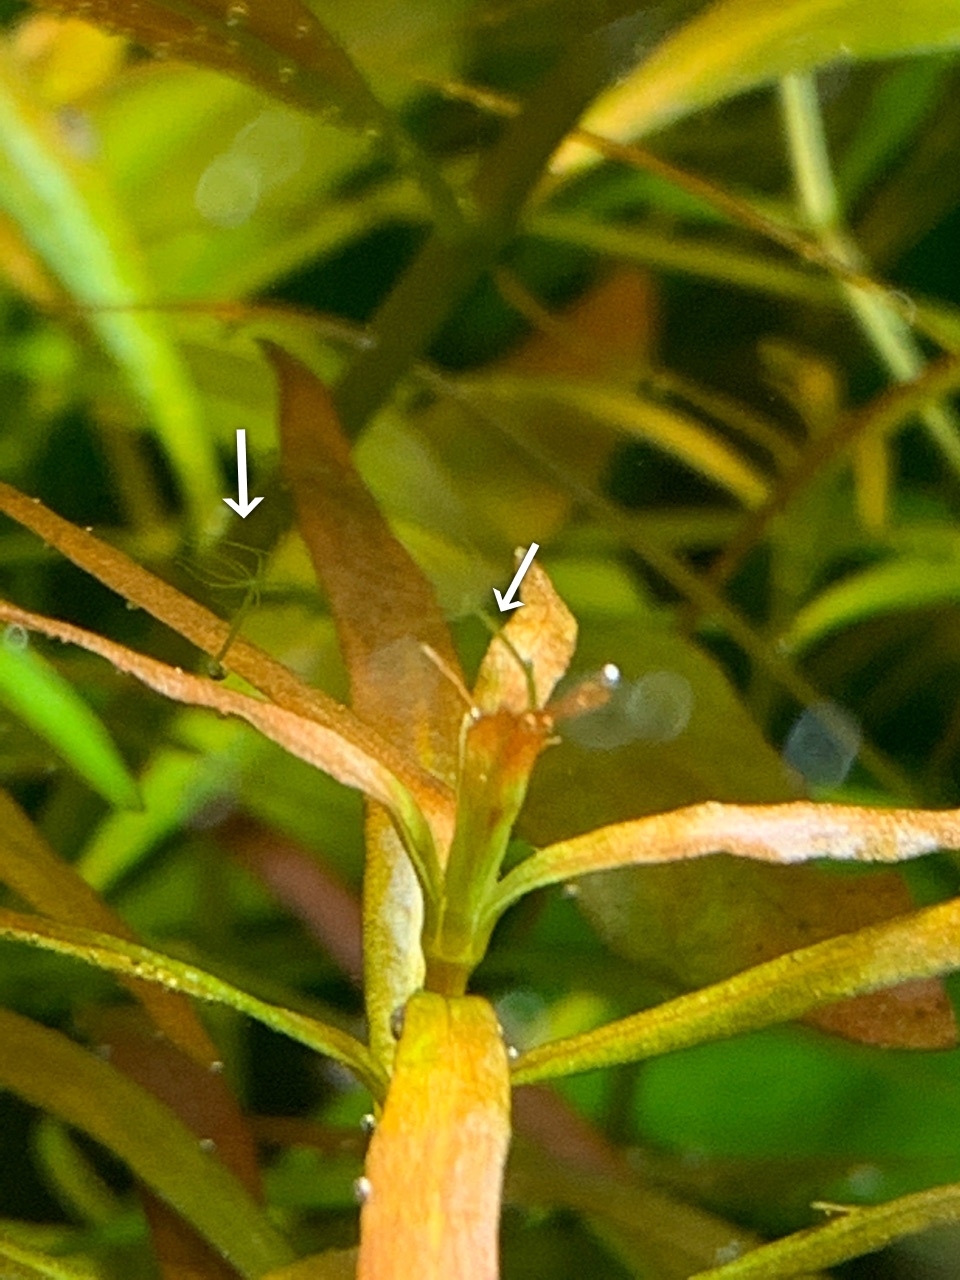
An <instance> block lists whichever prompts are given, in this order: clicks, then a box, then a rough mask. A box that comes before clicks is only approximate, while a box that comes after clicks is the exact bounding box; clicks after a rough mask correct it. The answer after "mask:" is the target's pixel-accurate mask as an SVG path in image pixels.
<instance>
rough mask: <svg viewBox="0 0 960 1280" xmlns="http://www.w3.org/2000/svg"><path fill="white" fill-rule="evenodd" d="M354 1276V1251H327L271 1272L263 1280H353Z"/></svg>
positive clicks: (355, 1256)
mask: <svg viewBox="0 0 960 1280" xmlns="http://www.w3.org/2000/svg"><path fill="white" fill-rule="evenodd" d="M356 1274H357V1250H356V1249H327V1250H326V1252H324V1253H315V1254H313V1255H312V1256H311V1257H309V1258H301V1259H300V1260H299V1261H298V1262H292V1263H291V1264H290V1266H289V1267H281V1268H280V1270H279V1271H271V1272H270V1274H269V1275H268V1276H264V1280H354V1277H355V1276H356Z"/></svg>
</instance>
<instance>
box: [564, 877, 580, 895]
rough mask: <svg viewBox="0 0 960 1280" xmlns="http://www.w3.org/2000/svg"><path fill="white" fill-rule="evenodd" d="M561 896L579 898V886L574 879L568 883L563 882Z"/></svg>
mask: <svg viewBox="0 0 960 1280" xmlns="http://www.w3.org/2000/svg"><path fill="white" fill-rule="evenodd" d="M563 896H564V897H565V898H579V897H580V886H579V885H578V884H576V883H575V882H574V881H571V882H570V883H569V884H565V885H564V886H563Z"/></svg>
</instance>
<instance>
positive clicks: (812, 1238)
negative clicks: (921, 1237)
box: [690, 1184, 960, 1280]
mask: <svg viewBox="0 0 960 1280" xmlns="http://www.w3.org/2000/svg"><path fill="white" fill-rule="evenodd" d="M957 1221H960V1185H957V1184H953V1185H951V1186H945V1187H932V1188H931V1189H930V1190H929V1191H920V1192H917V1193H916V1194H915V1195H909V1196H901V1197H900V1198H899V1199H897V1200H890V1201H888V1203H886V1204H877V1205H870V1206H868V1207H862V1206H860V1205H849V1206H844V1211H843V1212H842V1213H838V1214H837V1216H836V1217H834V1218H833V1219H832V1220H831V1221H830V1222H826V1223H824V1224H823V1226H820V1227H811V1228H810V1229H809V1230H807V1231H798V1232H797V1233H796V1235H792V1236H787V1237H786V1239H784V1240H777V1241H776V1242H775V1243H774V1244H767V1245H762V1246H761V1247H760V1248H759V1249H753V1250H751V1251H750V1252H749V1253H746V1254H744V1256H743V1257H742V1258H736V1259H735V1260H734V1261H732V1262H728V1263H727V1264H726V1266H723V1267H712V1268H711V1269H710V1270H709V1271H698V1272H697V1274H696V1275H695V1276H691V1278H690V1280H789V1277H790V1276H798V1277H806V1276H807V1275H808V1274H809V1272H810V1271H811V1270H812V1269H813V1268H815V1267H832V1266H835V1265H836V1264H837V1263H840V1262H846V1261H847V1259H848V1258H859V1257H860V1256H861V1255H862V1254H864V1253H873V1252H875V1251H876V1250H877V1249H882V1248H883V1247H884V1246H885V1245H888V1244H890V1243H892V1242H893V1241H894V1240H899V1239H900V1238H901V1237H903V1236H908V1235H915V1234H917V1233H918V1232H920V1231H928V1230H930V1229H931V1228H933V1227H942V1226H946V1225H948V1224H949V1223H954V1222H957Z"/></svg>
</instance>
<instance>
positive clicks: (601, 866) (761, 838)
mask: <svg viewBox="0 0 960 1280" xmlns="http://www.w3.org/2000/svg"><path fill="white" fill-rule="evenodd" d="M957 848H960V809H938V810H933V809H867V808H863V807H861V806H858V805H841V804H813V803H809V802H807V801H803V800H798V801H796V802H794V803H792V804H771V805H740V804H721V803H719V802H718V801H713V800H708V801H706V802H705V803H704V804H695V805H689V806H688V807H687V808H685V809H675V810H674V811H673V812H671V813H654V814H651V815H650V816H649V817H646V818H637V819H635V820H634V821H633V822H619V823H615V824H614V825H613V826H610V827H601V828H600V830H598V831H591V832H588V833H587V834H586V835H583V836H577V837H575V838H574V839H573V840H564V841H561V842H560V843H559V844H554V845H550V846H548V847H547V848H546V849H543V850H541V851H540V852H539V853H535V854H534V855H533V856H532V857H530V858H528V859H527V860H526V861H525V862H522V863H521V864H520V866H519V867H516V868H515V869H514V870H513V871H511V872H510V874H509V875H507V876H505V877H504V879H503V881H502V882H501V884H500V888H499V891H498V893H497V895H496V898H495V910H496V911H497V913H498V914H499V913H500V912H502V911H503V910H505V908H506V907H507V906H509V905H510V904H511V903H513V902H516V901H517V899H518V898H520V897H522V896H523V895H524V894H526V893H529V892H530V891H531V890H533V889H542V888H544V887H546V886H547V885H551V884H559V883H561V882H562V881H565V880H570V879H573V878H575V877H576V876H581V875H586V874H588V873H589V872H592V871H607V870H610V869H612V868H613V867H628V866H644V865H651V864H654V863H660V862H674V861H678V860H682V859H686V858H701V857H703V856H704V855H706V854H711V853H732V854H736V855H737V856H738V857H741V858H754V859H757V860H758V861H760V862H774V863H788V864H789V863H795V862H807V861H810V860H811V859H813V858H829V859H831V860H833V861H840V862H901V861H903V860H905V859H907V858H918V857H921V856H922V855H923V854H925V853H933V852H935V851H936V850H937V849H957Z"/></svg>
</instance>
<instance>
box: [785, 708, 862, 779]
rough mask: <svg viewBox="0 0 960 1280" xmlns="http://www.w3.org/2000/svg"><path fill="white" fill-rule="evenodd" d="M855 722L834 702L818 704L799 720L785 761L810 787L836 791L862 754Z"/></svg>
mask: <svg viewBox="0 0 960 1280" xmlns="http://www.w3.org/2000/svg"><path fill="white" fill-rule="evenodd" d="M860 741H861V732H860V725H859V724H858V723H857V721H856V719H855V718H854V717H853V716H852V715H851V714H850V713H849V712H848V711H844V709H843V708H842V707H838V706H837V705H836V703H833V702H817V703H814V705H813V706H811V707H807V708H806V709H805V710H804V711H803V712H801V714H800V715H799V716H798V718H797V720H796V722H795V723H794V725H793V728H792V729H791V730H790V732H789V733H788V734H787V740H786V742H785V743H784V745H783V758H784V760H785V761H786V762H787V764H788V765H791V766H792V767H793V768H794V769H796V770H797V772H798V773H799V774H801V775H802V776H803V778H804V779H805V780H806V782H808V783H809V784H810V785H811V786H816V787H836V786H839V785H840V783H841V782H843V780H844V778H846V776H847V774H848V773H849V772H850V770H851V768H852V767H853V762H854V761H855V760H856V758H857V752H858V751H859V750H860Z"/></svg>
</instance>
